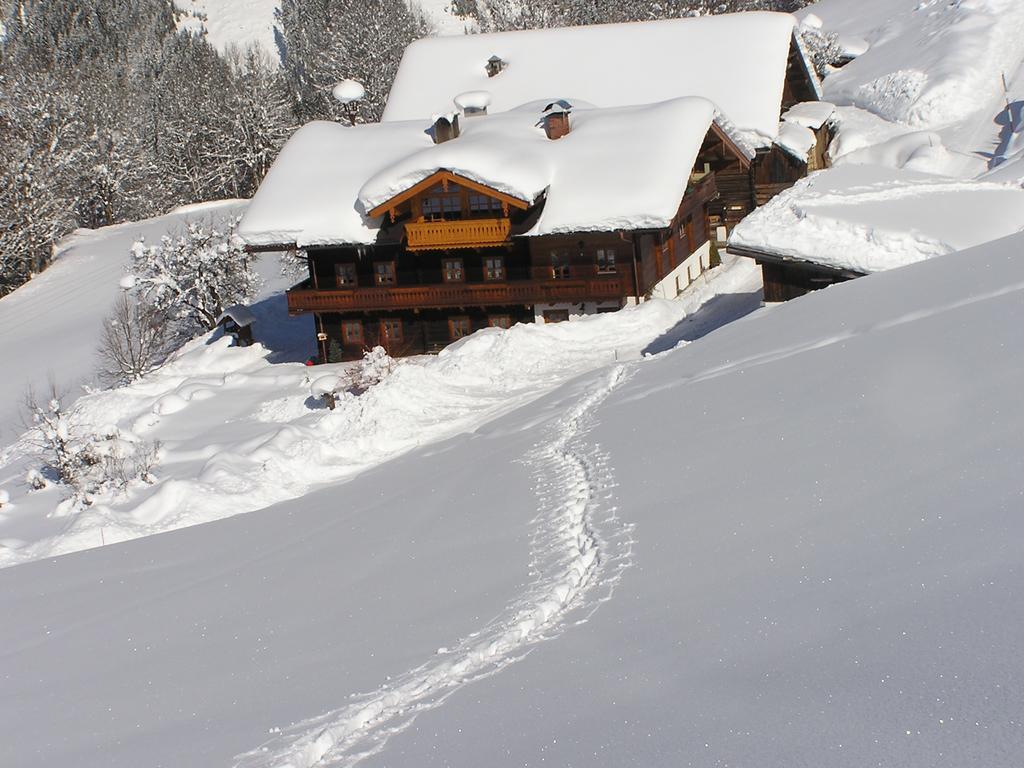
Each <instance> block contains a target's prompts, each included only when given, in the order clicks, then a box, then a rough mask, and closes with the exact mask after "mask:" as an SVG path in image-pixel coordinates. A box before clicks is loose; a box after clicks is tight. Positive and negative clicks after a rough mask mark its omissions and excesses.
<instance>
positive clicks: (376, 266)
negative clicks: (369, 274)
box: [373, 260, 398, 287]
mask: <svg viewBox="0 0 1024 768" xmlns="http://www.w3.org/2000/svg"><path fill="white" fill-rule="evenodd" d="M384 266H387V267H390V268H391V282H390V283H388V282H385V281H383V280H381V273H380V267H384ZM373 284H374V285H379V286H382V287H387V286H389V285H398V265H397V264H395V262H394V260H392V261H375V262H373Z"/></svg>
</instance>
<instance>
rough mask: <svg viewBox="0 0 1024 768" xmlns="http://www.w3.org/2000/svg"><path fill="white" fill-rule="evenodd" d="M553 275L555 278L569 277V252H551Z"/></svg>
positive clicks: (566, 278) (563, 278)
mask: <svg viewBox="0 0 1024 768" xmlns="http://www.w3.org/2000/svg"><path fill="white" fill-rule="evenodd" d="M551 277H552V278H553V279H555V280H568V279H569V254H568V253H566V252H565V251H552V252H551Z"/></svg>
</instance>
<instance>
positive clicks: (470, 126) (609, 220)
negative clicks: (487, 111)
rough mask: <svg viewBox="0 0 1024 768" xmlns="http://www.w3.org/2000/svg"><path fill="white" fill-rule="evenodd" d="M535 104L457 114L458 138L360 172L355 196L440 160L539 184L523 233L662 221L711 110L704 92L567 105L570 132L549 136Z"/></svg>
mask: <svg viewBox="0 0 1024 768" xmlns="http://www.w3.org/2000/svg"><path fill="white" fill-rule="evenodd" d="M543 106H544V104H543V103H541V102H538V103H534V104H529V105H525V106H523V107H521V108H519V109H515V110H512V111H510V112H505V113H500V114H497V115H489V116H487V117H476V118H468V119H465V120H463V121H462V135H461V136H459V138H457V139H455V140H453V141H448V142H445V143H443V144H438V145H431V146H429V147H426V148H425V149H423V150H421V151H419V152H416V153H412V154H410V155H409V156H407V157H404V158H402V159H401V160H399V161H398V162H397V163H395V164H394V165H393V166H391V167H389V168H387V169H385V170H383V171H381V172H380V173H378V174H377V175H376V176H374V177H373V178H371V179H370V180H368V181H367V183H366V184H365V186H364V187H363V188H362V190H361V191H360V199H361V201H362V204H363V205H364V206H365V207H366V208H367V209H372V208H374V207H375V206H378V205H380V204H382V203H384V202H387V201H388V200H390V199H391V198H393V197H394V196H395V195H397V194H399V193H400V192H403V191H404V190H406V189H408V188H410V187H411V186H413V185H414V184H416V183H418V182H420V181H422V180H423V179H425V178H427V177H428V176H430V175H431V174H433V173H435V172H436V171H438V170H440V169H442V168H443V169H447V170H450V171H452V172H454V173H456V174H458V175H460V176H465V177H466V178H469V179H472V180H474V181H478V182H480V183H482V184H486V185H487V186H490V187H493V188H494V189H497V190H499V191H501V192H504V193H506V194H509V195H512V196H513V197H517V198H519V199H520V200H524V201H527V202H533V201H534V200H535V199H537V198H538V197H540V195H542V194H543V193H545V191H546V192H547V198H546V201H545V203H544V210H543V213H542V214H541V216H540V219H539V220H538V221H537V223H536V225H535V226H534V228H533V229H532V230H531V231H530V232H529V233H528V234H530V235H544V234H553V233H557V232H574V231H585V230H590V231H610V230H615V229H642V228H648V227H664V226H667V225H668V224H669V222H670V221H671V220H672V217H673V216H674V214H675V213H676V210H677V209H678V207H679V202H680V201H681V200H682V198H683V195H684V193H685V191H686V184H687V181H688V179H689V175H690V170H691V169H692V168H693V163H694V161H695V160H696V157H697V152H698V150H699V149H700V145H701V142H702V141H703V139H704V137H705V135H706V134H707V131H708V128H710V126H711V122H712V120H713V118H714V106H713V105H712V104H711V103H710V102H709V101H707V100H705V99H698V98H687V99H673V100H671V101H666V102H664V103H661V104H653V105H649V106H642V107H623V108H619V109H580V110H576V111H574V112H573V113H572V115H571V118H570V120H571V125H572V130H571V131H570V133H569V134H568V135H567V136H564V137H562V138H561V139H558V140H554V141H553V140H551V139H548V138H547V137H546V136H545V135H544V131H543V129H542V128H540V127H538V124H537V123H538V120H539V116H540V112H541V109H542V108H543Z"/></svg>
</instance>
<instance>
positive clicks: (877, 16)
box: [798, 0, 1024, 176]
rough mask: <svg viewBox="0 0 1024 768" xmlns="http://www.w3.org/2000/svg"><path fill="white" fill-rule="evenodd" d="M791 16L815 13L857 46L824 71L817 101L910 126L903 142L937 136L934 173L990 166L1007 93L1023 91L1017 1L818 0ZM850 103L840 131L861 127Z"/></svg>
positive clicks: (1021, 10) (972, 172)
mask: <svg viewBox="0 0 1024 768" xmlns="http://www.w3.org/2000/svg"><path fill="white" fill-rule="evenodd" d="M798 16H800V17H802V18H804V19H806V18H807V17H808V16H812V17H816V19H817V20H819V21H820V22H821V23H822V25H823V28H824V30H825V31H826V32H837V33H839V34H840V36H841V37H840V42H844V41H846V42H848V43H860V44H862V45H864V44H866V47H867V50H866V52H864V53H863V54H862V55H860V56H858V57H857V58H856V59H855V60H854V61H853V62H851V63H850V64H848V65H846V66H845V67H843V68H842V69H840V70H839V71H838V72H836V73H834V74H832V75H830V76H828V77H826V78H825V82H824V90H825V98H826V99H828V100H829V101H832V102H835V103H836V104H839V105H844V106H850V107H855V108H857V109H859V110H864V111H866V112H868V113H870V114H872V115H874V116H876V117H880V118H883V119H884V120H885V121H888V123H889V124H890V126H892V128H893V129H894V131H895V132H897V133H900V134H904V135H906V134H911V135H912V137H913V138H906V137H905V138H903V139H902V141H903V143H904V144H906V143H907V142H912V141H915V140H916V141H917V142H918V144H919V145H925V146H927V145H929V144H930V145H931V146H933V147H934V146H935V145H936V144H941V145H942V146H944V147H945V148H946V150H947V152H946V154H945V155H940V153H937V152H936V153H934V154H935V155H936V157H937V164H936V172H940V173H944V174H949V175H957V176H976V175H977V174H979V173H981V172H982V171H984V170H985V169H986V168H987V167H988V166H989V165H991V164H992V161H993V158H994V157H995V156H996V155H997V154H998V152H999V148H1000V144H1002V142H1003V139H1004V138H1005V137H1004V135H1003V134H1004V125H1005V117H1006V101H1007V96H1009V97H1010V99H1011V101H1012V100H1013V99H1014V97H1015V95H1016V98H1019V97H1020V94H1021V89H1024V81H1022V80H1021V66H1022V64H1024V4H1022V3H1020V2H1019V0H972V2H955V3H950V2H945V0H924V1H923V2H922V1H921V0H856V2H852V1H851V0H821V2H818V3H816V4H815V5H813V6H811V7H810V8H808V9H805V10H804V11H801V12H800V13H799V14H798ZM1004 78H1005V81H1006V83H1007V84H1008V85H1009V88H1010V92H1009V94H1007V93H1006V92H1005V91H1004V87H1003V84H1004ZM857 109H851V110H844V111H841V126H843V129H844V130H845V132H847V133H849V134H859V133H861V132H863V131H864V130H865V129H866V128H865V126H863V125H862V123H863V122H864V120H863V119H862V118H860V117H859V116H858V115H857ZM851 143H852V137H847V140H846V146H847V147H849V146H850V145H851ZM872 143H875V142H872ZM841 146H842V145H841ZM918 170H926V169H924V168H919V169H918Z"/></svg>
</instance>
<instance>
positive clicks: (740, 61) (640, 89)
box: [384, 13, 794, 143]
mask: <svg viewBox="0 0 1024 768" xmlns="http://www.w3.org/2000/svg"><path fill="white" fill-rule="evenodd" d="M793 26H794V19H793V17H792V16H790V15H788V14H778V13H743V14H731V15H724V16H714V17H704V18H697V19H670V20H666V21H655V22H646V23H635V24H607V25H597V26H589V27H570V28H566V29H544V30H528V31H521V32H500V33H494V34H486V35H464V36H462V37H445V38H427V39H424V40H419V41H417V42H415V43H413V44H412V45H410V46H409V47H408V48H407V49H406V51H405V55H404V57H403V58H402V64H401V66H400V67H399V70H398V75H397V76H396V78H395V83H394V86H393V87H392V89H391V95H390V96H389V97H388V104H387V108H386V109H385V111H384V119H385V120H408V119H412V118H419V117H423V116H425V115H432V114H437V113H443V112H445V111H446V110H449V109H451V105H452V99H453V98H454V97H455V96H456V95H458V94H459V93H462V92H464V91H472V90H487V91H490V92H491V93H492V95H493V101H492V103H491V105H490V107H489V110H490V111H491V112H500V111H504V110H508V109H512V108H514V107H516V106H518V105H520V104H523V103H526V102H529V101H533V100H536V99H547V100H548V101H551V100H552V99H555V98H562V97H572V96H576V97H578V98H581V99H586V100H587V101H590V102H592V103H593V104H596V105H597V106H600V107H619V106H626V105H630V104H648V103H652V102H658V101H665V100H667V99H671V98H675V97H678V96H703V97H705V98H707V99H710V100H711V101H712V102H714V103H715V104H716V105H717V106H718V108H719V109H720V110H721V111H722V112H724V113H725V114H727V115H728V116H729V118H730V119H731V120H732V121H733V122H734V123H735V124H736V125H737V126H738V127H739V128H741V129H743V130H752V131H757V132H758V133H760V134H762V135H763V136H765V137H767V138H769V139H770V138H773V137H774V136H775V131H776V128H777V127H778V122H779V103H780V100H781V98H782V89H783V83H784V80H785V76H786V64H787V59H788V54H789V48H790V41H791V38H792V31H793ZM493 55H497V56H499V57H500V58H501V59H502V60H503V61H505V62H506V66H505V68H504V70H503V71H502V72H501V73H499V74H498V75H496V76H495V77H488V76H487V73H486V71H485V69H484V67H485V65H486V63H487V60H488V59H489V58H490V57H491V56H493ZM762 143H763V142H762Z"/></svg>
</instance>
